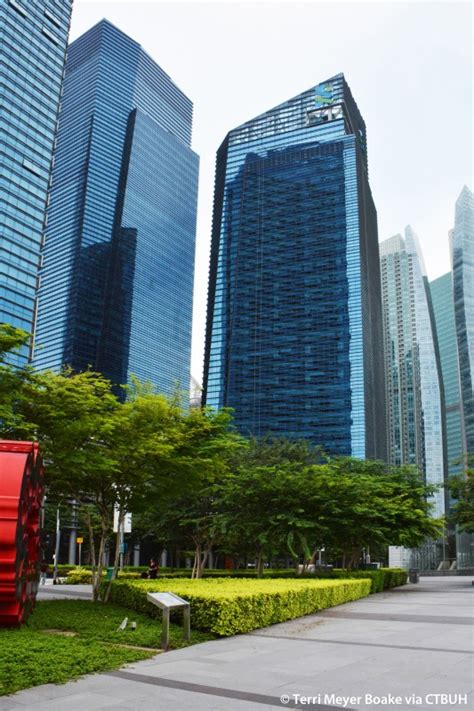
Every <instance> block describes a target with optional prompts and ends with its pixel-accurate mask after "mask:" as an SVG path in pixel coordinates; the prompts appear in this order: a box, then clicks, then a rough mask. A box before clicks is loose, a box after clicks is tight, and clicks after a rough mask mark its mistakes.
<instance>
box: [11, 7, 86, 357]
mask: <svg viewBox="0 0 474 711" xmlns="http://www.w3.org/2000/svg"><path fill="white" fill-rule="evenodd" d="M71 7H72V0H0V83H1V86H2V91H1V93H0V322H3V323H9V324H11V325H13V326H15V327H17V328H22V329H24V330H25V331H27V332H29V333H32V332H33V328H34V321H35V312H36V300H35V296H36V287H37V281H38V269H39V265H40V250H41V242H42V238H43V227H44V219H45V209H46V200H47V193H48V185H49V179H50V169H51V160H52V155H53V145H54V136H55V132H56V122H57V114H58V108H59V101H60V94H61V84H62V79H63V71H64V61H65V54H66V46H67V38H68V33H69V22H70V18H71ZM29 352H30V348H29V347H25V348H24V349H23V350H22V352H20V353H19V354H18V355H11V356H10V357H9V360H10V362H12V363H14V364H16V365H25V364H26V363H27V360H28V357H29Z"/></svg>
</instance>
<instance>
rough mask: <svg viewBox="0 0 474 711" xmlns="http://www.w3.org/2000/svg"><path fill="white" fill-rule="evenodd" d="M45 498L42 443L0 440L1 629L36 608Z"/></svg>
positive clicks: (9, 625) (13, 623)
mask: <svg viewBox="0 0 474 711" xmlns="http://www.w3.org/2000/svg"><path fill="white" fill-rule="evenodd" d="M42 497H43V467H42V462H41V456H40V454H39V453H38V445H37V444H35V443H33V442H14V441H8V440H0V627H13V626H17V625H19V624H21V623H22V622H24V621H25V620H26V619H27V617H28V615H29V614H30V613H31V611H32V609H33V606H34V604H35V599H36V593H37V591H38V578H39V563H40V560H39V556H40V509H41V502H42Z"/></svg>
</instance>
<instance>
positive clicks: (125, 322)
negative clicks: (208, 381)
mask: <svg viewBox="0 0 474 711" xmlns="http://www.w3.org/2000/svg"><path fill="white" fill-rule="evenodd" d="M191 125H192V104H191V101H190V100H189V99H188V98H187V97H186V96H185V95H184V94H183V93H182V91H181V90H180V89H179V88H178V87H177V86H176V85H175V84H174V83H173V82H172V80H171V79H170V77H169V76H168V75H167V74H165V72H164V71H163V70H162V69H161V68H160V67H159V66H158V65H157V64H156V63H155V62H154V61H153V60H152V59H151V58H150V57H149V56H148V55H147V54H146V53H145V52H144V50H143V49H142V48H141V47H140V45H139V44H137V43H136V42H134V41H133V40H132V39H130V38H129V37H128V36H127V35H125V34H124V33H123V32H121V31H120V30H118V29H117V28H116V27H114V26H113V25H112V24H110V23H109V22H108V21H106V20H103V21H101V22H100V23H98V24H97V25H96V26H95V27H93V28H92V29H91V30H89V31H88V32H86V33H85V34H84V35H83V36H82V37H80V38H79V39H78V40H76V41H75V42H73V43H72V45H71V46H70V48H69V50H68V61H67V64H66V75H65V81H64V97H63V100H62V111H61V114H60V127H59V134H58V145H57V153H56V162H55V167H54V170H53V176H52V189H51V202H50V207H49V212H48V225H47V231H46V240H45V247H44V252H43V257H44V264H43V269H42V272H41V287H40V299H39V315H38V328H37V336H36V347H35V355H34V365H35V366H36V367H38V368H41V369H42V368H47V367H49V368H55V369H57V368H59V367H60V366H61V365H63V364H68V365H70V366H72V367H73V369H74V370H83V369H85V368H87V367H89V366H91V367H92V368H93V369H95V370H98V371H100V372H102V373H103V374H104V375H106V376H107V377H109V378H110V379H111V380H112V381H113V382H114V383H117V384H118V383H125V382H127V381H128V380H129V379H130V375H131V374H134V375H136V376H138V377H139V378H140V379H141V380H149V381H151V382H152V383H154V385H155V386H156V387H157V388H158V389H159V390H161V391H163V392H169V391H170V390H171V389H172V388H173V386H174V383H175V382H177V381H179V382H180V383H181V385H182V386H185V387H187V385H188V383H189V377H190V374H189V367H190V348H191V315H192V314H191V312H192V290H193V270H194V245H195V223H196V202H197V181H198V157H197V156H196V154H195V153H194V152H193V151H192V150H191V148H190V143H191Z"/></svg>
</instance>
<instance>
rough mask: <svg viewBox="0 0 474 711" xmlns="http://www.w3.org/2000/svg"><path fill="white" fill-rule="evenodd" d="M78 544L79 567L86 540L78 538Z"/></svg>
mask: <svg viewBox="0 0 474 711" xmlns="http://www.w3.org/2000/svg"><path fill="white" fill-rule="evenodd" d="M76 543H77V544H78V546H79V565H81V559H82V556H81V552H82V544H83V543H84V539H83V538H82V537H81V536H78V537H77V538H76Z"/></svg>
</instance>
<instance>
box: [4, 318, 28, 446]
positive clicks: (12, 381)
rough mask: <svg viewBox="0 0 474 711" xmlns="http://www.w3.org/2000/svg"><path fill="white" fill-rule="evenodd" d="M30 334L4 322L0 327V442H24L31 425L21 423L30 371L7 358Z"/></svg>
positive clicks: (25, 341) (26, 340)
mask: <svg viewBox="0 0 474 711" xmlns="http://www.w3.org/2000/svg"><path fill="white" fill-rule="evenodd" d="M29 338H30V335H29V334H28V333H26V331H22V330H21V329H19V328H14V327H13V326H10V325H9V324H7V323H2V324H0V437H2V438H3V439H28V438H29V437H31V432H32V429H33V425H32V424H31V423H29V422H28V421H27V420H25V416H24V413H23V406H24V404H25V393H24V386H25V384H27V383H30V382H31V381H32V380H34V377H35V376H34V373H33V371H32V369H31V368H28V367H26V368H17V367H14V366H13V365H12V363H11V362H10V360H9V359H8V356H9V355H14V354H15V353H17V352H18V351H19V350H20V349H21V348H22V347H23V346H26V345H27V343H28V341H29Z"/></svg>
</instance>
